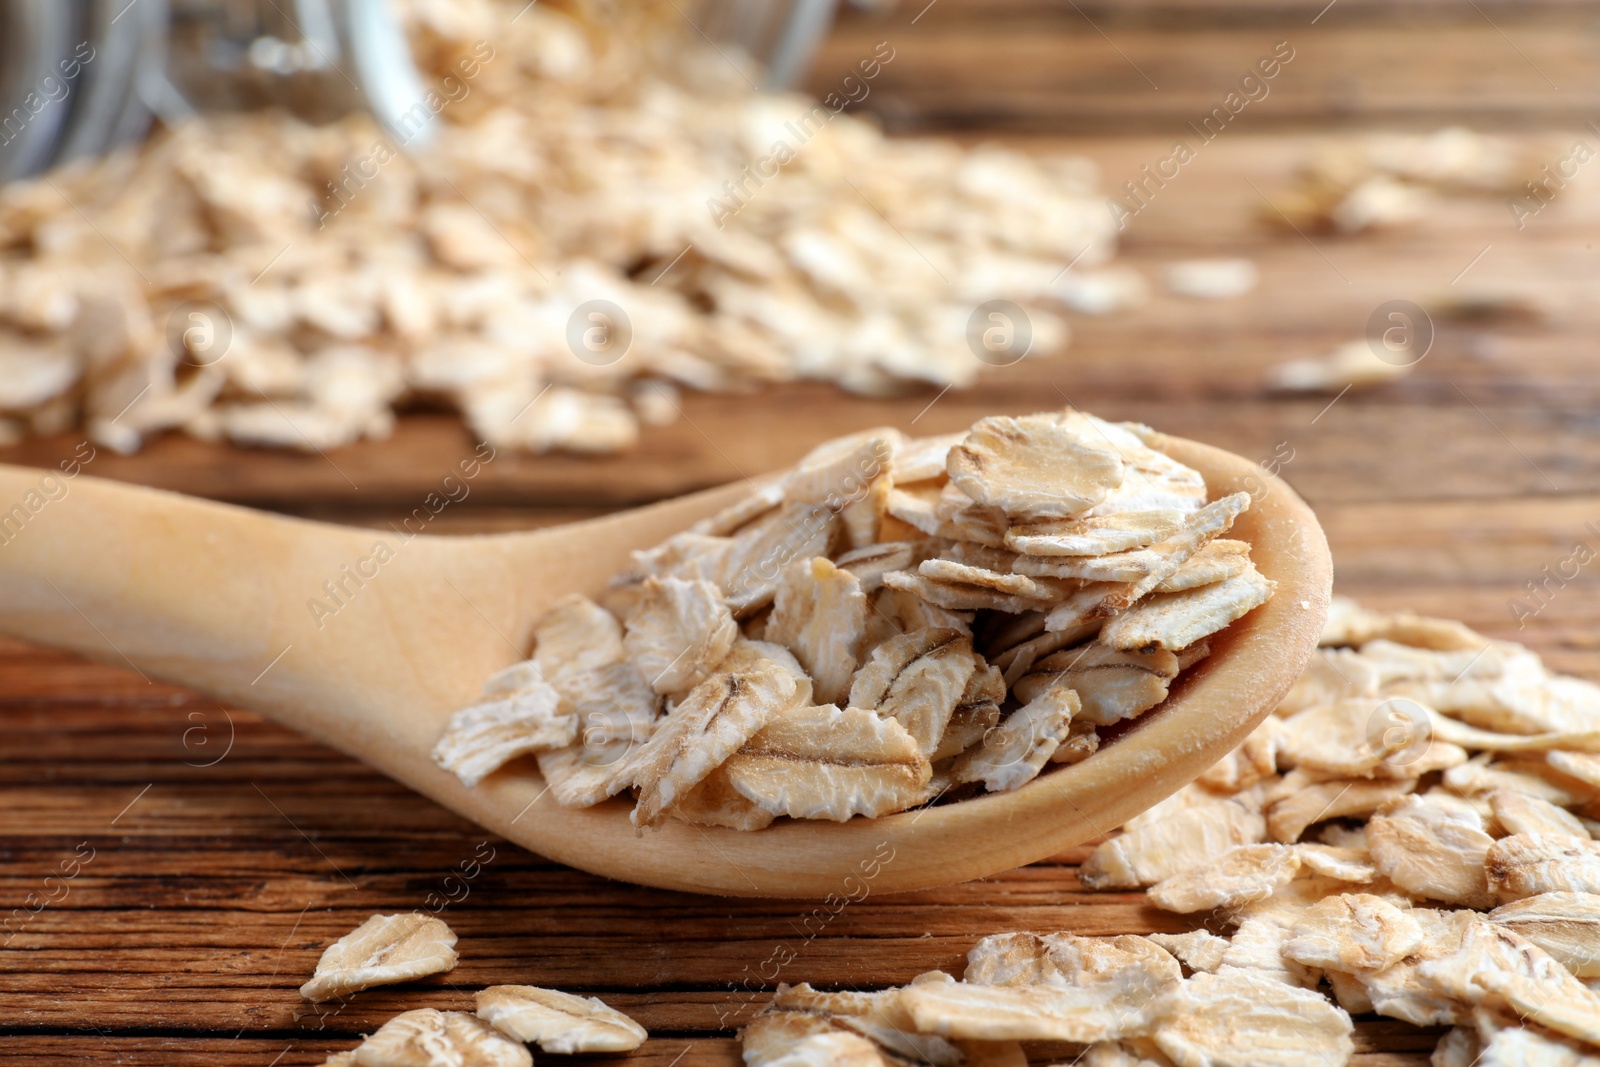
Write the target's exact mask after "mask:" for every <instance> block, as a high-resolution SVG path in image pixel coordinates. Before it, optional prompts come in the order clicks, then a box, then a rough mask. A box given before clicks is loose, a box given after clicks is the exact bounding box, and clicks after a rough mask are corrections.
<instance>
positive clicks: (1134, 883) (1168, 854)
mask: <svg viewBox="0 0 1600 1067" xmlns="http://www.w3.org/2000/svg"><path fill="white" fill-rule="evenodd" d="M1264 836H1265V828H1264V826H1263V824H1262V818H1261V816H1260V815H1258V814H1256V813H1254V812H1251V811H1249V810H1247V809H1246V808H1244V807H1243V806H1241V805H1239V804H1235V803H1232V802H1231V801H1222V802H1218V803H1213V804H1204V805H1200V806H1196V807H1191V808H1185V809H1183V810H1180V811H1178V812H1175V813H1174V814H1172V815H1171V816H1169V817H1167V818H1164V819H1161V820H1159V821H1156V822H1152V823H1149V824H1147V825H1144V826H1141V827H1139V828H1138V829H1136V830H1133V831H1130V832H1127V833H1124V834H1122V835H1120V836H1118V837H1114V838H1112V839H1111V840H1109V841H1107V842H1105V843H1104V844H1101V845H1097V846H1096V847H1095V850H1094V851H1093V852H1091V853H1090V854H1089V858H1088V859H1087V860H1085V861H1084V863H1083V866H1082V867H1080V868H1079V869H1078V878H1079V880H1080V881H1082V882H1083V884H1084V885H1085V886H1087V887H1089V888H1090V889H1114V888H1122V889H1133V888H1137V887H1140V886H1149V885H1154V884H1156V883H1157V882H1160V881H1162V880H1163V879H1166V878H1170V877H1172V876H1173V875H1175V874H1179V873H1181V872H1183V871H1186V870H1190V869H1192V868H1194V867H1197V866H1199V865H1200V864H1202V863H1206V862H1209V861H1210V860H1212V859H1214V858H1216V857H1219V856H1221V855H1223V854H1224V853H1226V852H1228V851H1230V850H1231V849H1233V848H1234V847H1236V846H1238V845H1250V844H1256V843H1257V842H1259V841H1260V840H1261V839H1262V838H1263V837H1264Z"/></svg>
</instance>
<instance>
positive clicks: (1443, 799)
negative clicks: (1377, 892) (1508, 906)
mask: <svg viewBox="0 0 1600 1067" xmlns="http://www.w3.org/2000/svg"><path fill="white" fill-rule="evenodd" d="M1367 841H1368V844H1369V846H1370V848H1371V850H1372V859H1373V863H1374V864H1375V865H1376V866H1377V868H1378V872H1379V873H1380V874H1382V875H1384V877H1386V878H1388V879H1389V880H1390V881H1392V882H1394V883H1395V885H1398V886H1399V887H1400V888H1402V889H1404V890H1406V891H1408V892H1410V893H1414V894H1415V895H1417V896H1419V897H1427V898H1429V899H1432V900H1442V901H1445V902H1446V903H1450V904H1461V905H1464V906H1466V907H1469V908H1486V907H1488V906H1489V905H1490V904H1491V903H1493V899H1494V898H1493V897H1492V896H1491V894H1490V887H1489V881H1488V877H1487V875H1486V874H1485V870H1484V864H1485V861H1486V858H1487V857H1488V854H1489V850H1490V847H1491V846H1493V845H1494V844H1495V841H1494V839H1493V838H1492V837H1490V836H1489V835H1488V833H1487V832H1485V830H1484V826H1483V817H1482V816H1480V815H1479V814H1478V812H1477V811H1475V810H1474V809H1473V808H1472V806H1471V805H1470V804H1467V803H1466V802H1465V801H1462V800H1460V799H1458V798H1456V797H1452V796H1447V795H1444V794H1438V793H1430V794H1428V795H1427V796H1415V795H1413V796H1407V797H1403V798H1401V799H1400V800H1397V801H1394V802H1393V803H1390V804H1386V805H1385V806H1384V807H1383V808H1381V809H1379V811H1378V814H1376V815H1374V816H1373V817H1372V819H1371V820H1370V821H1369V822H1368V823H1367Z"/></svg>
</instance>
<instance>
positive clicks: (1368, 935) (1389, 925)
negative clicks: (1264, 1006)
mask: <svg viewBox="0 0 1600 1067" xmlns="http://www.w3.org/2000/svg"><path fill="white" fill-rule="evenodd" d="M1421 944H1422V927H1420V926H1419V925H1417V921H1416V920H1415V919H1413V918H1412V917H1411V915H1410V914H1409V912H1408V911H1402V910H1401V909H1400V908H1397V907H1395V906H1394V905H1393V904H1391V903H1389V901H1387V900H1385V899H1383V898H1382V897H1376V896H1372V895H1370V894H1367V893H1343V894H1340V895H1338V896H1331V897H1325V898H1323V899H1322V900H1319V901H1318V902H1317V903H1315V904H1313V905H1312V906H1311V907H1310V908H1309V909H1307V910H1306V912H1305V913H1304V915H1303V916H1302V917H1301V919H1300V921H1299V922H1298V923H1296V924H1295V926H1294V929H1293V930H1292V931H1291V937H1290V940H1288V941H1286V942H1284V945H1283V954H1284V955H1285V956H1287V957H1288V958H1290V959H1292V960H1294V961H1295V962H1296V963H1303V964H1305V965H1306V966H1308V967H1319V968H1322V969H1323V970H1329V971H1381V970H1383V969H1384V968H1386V967H1391V966H1393V965H1394V964H1396V963H1398V962H1400V961H1401V960H1402V959H1404V958H1405V957H1407V956H1409V955H1410V954H1411V953H1412V952H1414V951H1415V950H1416V949H1417V948H1418V947H1419V946H1421Z"/></svg>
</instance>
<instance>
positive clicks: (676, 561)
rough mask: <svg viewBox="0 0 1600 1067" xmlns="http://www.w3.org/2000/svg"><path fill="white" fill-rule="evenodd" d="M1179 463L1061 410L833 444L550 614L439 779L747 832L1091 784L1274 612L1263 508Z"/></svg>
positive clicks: (457, 741) (1124, 432)
mask: <svg viewBox="0 0 1600 1067" xmlns="http://www.w3.org/2000/svg"><path fill="white" fill-rule="evenodd" d="M1159 443H1160V439H1159V436H1158V435H1157V434H1155V433H1154V432H1153V431H1152V430H1150V429H1149V428H1147V427H1144V426H1138V425H1134V424H1129V423H1112V422H1107V421H1104V420H1102V419H1098V418H1095V417H1094V416H1092V415H1087V414H1084V413H1082V412H1078V411H1064V412H1049V413H1043V414H1037V415H1027V416H1021V417H1012V416H997V417H992V418H987V419H983V420H981V421H980V422H978V423H977V424H976V425H974V426H973V427H972V428H971V430H970V431H968V432H967V433H965V434H951V435H947V436H944V437H939V438H923V439H915V438H908V437H906V436H904V435H903V434H901V433H900V432H898V431H896V430H893V429H877V430H868V431H864V432H862V433H858V434H854V435H851V436H849V437H845V438H841V439H839V440H835V441H830V442H828V443H826V444H823V445H820V446H819V447H817V448H816V449H815V450H813V451H812V452H811V453H810V454H809V455H808V456H806V457H805V458H804V459H802V460H801V461H800V463H799V465H798V466H796V467H795V468H794V469H792V470H789V471H787V472H785V473H783V474H782V475H780V476H777V477H775V478H773V479H771V480H769V481H767V482H765V483H763V484H761V485H759V486H757V487H756V488H755V489H754V490H753V491H752V492H751V494H750V495H749V496H748V497H747V498H745V499H744V500H741V501H739V502H738V503H735V504H733V505H731V506H729V507H728V508H726V509H724V510H723V511H722V512H720V513H718V514H716V515H713V516H711V517H710V518H707V519H705V520H703V521H702V522H700V523H698V524H697V525H696V526H694V527H693V528H691V529H689V530H686V531H684V532H682V533H680V534H677V535H675V536H673V537H670V538H668V539H667V540H666V541H664V542H662V543H661V544H659V545H657V546H655V547H654V548H650V549H646V550H643V551H639V552H635V553H634V554H633V563H632V566H631V567H629V568H628V569H627V570H626V571H625V572H624V573H622V574H620V575H618V576H617V577H616V578H615V579H614V580H613V582H612V583H611V586H610V588H609V589H607V590H606V591H605V592H604V593H603V594H602V595H601V596H599V597H598V598H597V599H596V600H590V599H588V598H585V597H582V596H572V597H568V598H567V599H566V600H564V601H562V602H560V603H559V604H557V605H555V606H554V607H553V608H552V609H551V610H550V612H549V613H548V614H547V615H546V616H545V617H544V618H543V619H542V620H541V621H540V622H539V623H538V625H537V626H536V627H535V647H534V649H533V654H532V658H531V659H529V660H527V661H526V662H523V663H519V664H516V665H514V666H512V667H509V668H507V669H506V670H504V671H502V672H500V673H499V674H497V675H495V676H494V677H493V678H491V679H490V680H489V682H488V683H487V684H486V685H485V687H484V692H483V697H482V701H481V702H480V703H478V704H475V705H473V706H472V707H469V708H466V709H464V710H462V711H460V712H458V713H457V714H456V715H455V717H454V718H453V719H451V721H450V723H449V725H448V727H447V728H446V729H445V732H444V735H443V737H441V738H440V740H439V742H438V745H437V747H436V748H435V749H434V759H435V761H436V762H437V763H438V764H439V765H440V766H441V767H442V768H444V769H446V770H448V771H450V772H452V773H454V774H456V775H457V776H458V777H459V778H460V779H461V781H462V782H464V783H465V784H467V785H469V786H471V785H476V784H477V783H478V782H479V781H481V780H482V779H483V778H484V777H485V776H486V775H489V774H492V773H496V771H498V770H499V769H500V768H502V767H505V768H506V770H505V773H511V774H514V773H522V769H523V768H527V767H529V766H530V765H529V764H527V763H521V764H513V763H512V761H513V760H515V759H516V758H517V757H519V756H524V755H528V754H530V753H531V754H534V755H536V757H537V760H538V767H539V770H540V772H541V773H542V774H543V775H544V777H545V779H546V781H547V783H548V785H549V788H550V792H551V795H552V796H553V797H554V799H555V800H556V801H557V803H559V804H562V805H563V806H567V807H587V806H589V805H591V804H595V803H598V802H600V801H601V800H604V799H606V798H607V797H611V796H617V795H621V794H629V795H632V796H633V797H634V798H635V800H636V804H635V807H634V811H633V821H634V823H635V825H637V826H641V827H643V826H655V825H659V824H661V823H662V822H664V821H665V820H667V819H679V820H683V821H686V822H690V823H693V824H696V825H704V826H722V827H728V828H733V829H739V830H759V829H761V828H763V827H766V826H768V825H769V824H771V823H772V821H773V820H774V819H778V818H791V819H828V820H833V821H840V822H842V821H845V820H847V819H850V818H852V817H855V816H865V817H868V818H873V817H877V816H882V815H888V814H890V813H892V812H897V811H904V810H906V809H908V808H915V807H919V806H921V805H925V804H932V803H938V802H946V801H954V800H960V799H964V798H967V797H972V796H975V795H978V794H980V793H982V792H985V791H988V792H1001V791H1008V790H1013V789H1017V788H1020V787H1022V786H1024V785H1026V784H1027V783H1028V782H1030V781H1032V780H1033V779H1034V778H1035V777H1037V776H1038V775H1039V774H1041V773H1044V772H1046V771H1047V770H1048V769H1049V768H1050V767H1051V766H1052V765H1055V764H1067V763H1076V762H1078V761H1081V760H1085V759H1093V758H1094V753H1095V752H1096V751H1097V750H1098V748H1099V746H1100V743H1101V737H1100V731H1102V730H1104V729H1106V728H1108V727H1112V726H1115V725H1116V724H1118V723H1123V722H1126V721H1128V720H1131V719H1136V718H1138V717H1139V716H1141V715H1144V714H1145V713H1147V712H1149V711H1150V709H1152V708H1154V707H1156V706H1158V705H1159V704H1161V703H1162V702H1163V701H1164V700H1165V699H1166V698H1167V694H1168V692H1169V691H1170V690H1171V687H1172V686H1173V685H1174V684H1175V683H1176V681H1177V680H1178V678H1179V677H1180V675H1181V674H1182V673H1183V672H1184V671H1186V670H1188V669H1189V668H1191V667H1192V666H1193V665H1194V664H1196V663H1198V662H1200V661H1201V660H1203V659H1204V658H1205V657H1206V656H1207V655H1208V654H1209V652H1210V647H1211V646H1210V644H1209V642H1208V639H1209V638H1210V637H1211V636H1212V635H1214V634H1216V633H1217V632H1219V631H1221V630H1223V629H1224V628H1226V627H1227V626H1229V625H1230V624H1231V623H1233V622H1234V621H1235V620H1237V619H1239V618H1241V617H1242V616H1244V615H1246V614H1248V613H1249V612H1250V611H1252V610H1254V609H1255V608H1256V607H1259V606H1260V605H1261V604H1263V603H1265V602H1266V600H1267V599H1268V598H1269V597H1270V596H1271V595H1272V591H1273V583H1272V582H1271V581H1270V580H1269V579H1267V578H1266V577H1264V576H1263V575H1261V574H1260V573H1258V572H1257V571H1256V569H1255V567H1254V565H1253V564H1252V563H1251V560H1250V550H1249V545H1248V544H1246V543H1245V542H1243V541H1237V540H1230V539H1228V538H1226V537H1225V536H1224V535H1225V534H1226V533H1227V531H1228V530H1229V529H1230V527H1232V525H1233V522H1234V520H1235V519H1236V518H1237V517H1238V516H1239V514H1240V513H1242V512H1243V511H1244V510H1245V509H1246V508H1248V507H1249V505H1250V497H1249V496H1248V494H1245V493H1234V494H1232V495H1229V496H1223V497H1220V498H1219V499H1216V500H1208V497H1209V493H1208V490H1207V487H1206V485H1205V482H1204V480H1203V479H1202V478H1201V476H1200V474H1199V473H1198V472H1196V471H1194V470H1192V469H1190V468H1188V467H1185V466H1184V465H1182V464H1180V463H1178V462H1177V461H1175V460H1173V459H1171V458H1169V457H1168V456H1166V455H1165V454H1164V453H1163V452H1161V451H1160V450H1159V447H1158V446H1159ZM1238 816H1239V818H1241V819H1244V820H1245V821H1247V822H1249V821H1251V820H1253V821H1254V822H1255V823H1257V824H1259V823H1260V822H1261V820H1262V816H1261V814H1260V812H1259V810H1257V811H1255V812H1247V811H1245V810H1244V809H1242V808H1240V809H1239V811H1238ZM1217 832H1218V833H1221V834H1223V836H1225V837H1227V838H1228V839H1229V840H1230V841H1234V842H1235V843H1244V841H1245V840H1246V838H1247V837H1249V838H1250V839H1252V840H1259V839H1260V829H1259V827H1257V828H1255V829H1253V830H1250V831H1249V832H1248V833H1245V834H1242V835H1241V834H1240V833H1238V832H1236V831H1231V830H1228V829H1226V828H1224V827H1222V826H1219V827H1218V829H1217ZM1252 835H1253V836H1252ZM1200 839H1201V840H1211V839H1212V838H1211V837H1206V836H1205V835H1202V836H1201V838H1200ZM1182 847H1192V843H1189V842H1185V843H1183V845H1182ZM1278 866H1279V867H1282V864H1281V863H1280V864H1278ZM1146 869H1148V865H1146V866H1144V867H1140V870H1141V871H1142V870H1146ZM1284 869H1285V870H1287V869H1288V868H1284ZM1136 877H1137V876H1136ZM1270 880H1271V879H1269V881H1270ZM1196 906H1199V905H1196Z"/></svg>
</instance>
